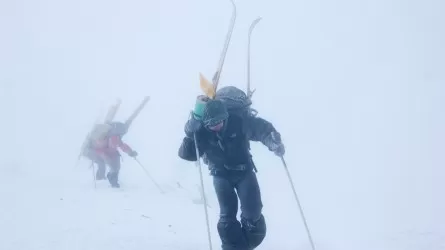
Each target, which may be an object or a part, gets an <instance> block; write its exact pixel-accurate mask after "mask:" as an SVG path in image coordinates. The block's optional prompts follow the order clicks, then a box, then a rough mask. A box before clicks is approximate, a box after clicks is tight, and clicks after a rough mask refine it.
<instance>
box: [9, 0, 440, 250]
mask: <svg viewBox="0 0 445 250" xmlns="http://www.w3.org/2000/svg"><path fill="white" fill-rule="evenodd" d="M172 6H174V8H173V7H172ZM237 6H238V19H237V26H236V28H235V31H234V34H233V38H232V44H231V47H230V48H229V54H228V55H227V58H226V64H225V65H226V66H225V68H224V71H223V74H222V77H221V84H222V85H228V84H234V85H236V86H238V87H241V88H244V82H245V79H246V78H245V73H246V68H245V59H246V58H245V56H246V42H247V30H248V27H249V25H250V22H251V21H252V20H253V19H255V18H256V17H257V16H262V17H263V20H262V21H261V22H260V23H259V24H258V26H257V28H256V30H255V31H254V35H253V41H252V53H253V54H252V84H253V85H254V87H255V88H257V92H256V93H255V95H254V99H253V101H254V107H255V108H257V109H258V110H259V111H260V115H261V116H262V117H264V118H266V119H269V120H271V121H272V122H273V123H274V124H275V126H276V127H277V128H278V129H279V130H280V131H281V132H282V134H283V138H284V140H285V144H286V146H287V155H286V160H287V163H288V165H289V169H290V171H291V174H292V177H293V178H294V182H295V184H296V188H297V192H298V194H299V198H300V200H301V202H302V205H303V208H304V212H305V214H306V217H307V222H308V224H309V227H310V230H311V232H312V235H313V238H314V241H315V243H316V246H317V249H318V250H357V249H360V250H443V249H445V215H444V213H443V211H445V202H444V194H443V190H445V182H444V181H443V180H444V179H445V170H444V167H443V166H445V153H444V152H445V151H444V150H445V132H444V131H445V130H444V128H445V112H444V106H445V105H444V104H445V101H444V100H445V84H444V82H445V71H444V70H443V69H444V68H445V59H444V58H445V47H444V46H443V44H445V33H444V30H443V24H444V23H445V19H444V17H443V15H442V14H443V10H444V9H445V2H443V1H440V0H424V1H414V0H413V1H407V0H403V1H402V0H372V1H371V0H364V1H353V0H339V1H324V0H321V1H293V0H277V1H273V2H271V1H253V0H249V1H237ZM230 7H231V5H230V2H228V1H224V0H221V1H205V0H187V1H184V0H163V1H138V0H133V1H87V0H77V1H56V0H21V1H18V0H17V1H0V33H1V39H0V113H1V114H2V122H0V131H2V135H1V136H2V143H0V152H1V157H0V176H1V179H0V198H1V202H0V235H1V240H0V249H5V250H38V249H42V250H60V249H66V250H90V249H91V250H99V249H100V250H104V249H107V250H121V249H126V250H130V249H131V250H142V249H144V250H145V249H153V250H162V249H168V250H172V249H178V250H186V249H190V250H201V249H202V250H204V249H208V244H207V235H206V234H207V233H206V227H205V219H204V209H203V207H202V205H201V204H196V199H198V198H199V192H198V189H197V184H199V176H198V170H197V168H196V167H195V165H194V164H193V163H188V162H184V161H181V160H180V159H178V157H177V149H178V146H179V143H180V142H181V139H182V138H181V137H182V135H183V124H184V122H185V120H186V119H187V116H188V112H189V110H190V109H191V108H192V107H193V102H194V96H196V95H197V94H199V93H200V90H199V85H198V79H199V78H198V76H199V72H203V73H204V74H205V75H206V76H208V77H209V78H210V77H211V76H212V74H213V73H214V70H215V67H216V64H217V61H218V58H219V53H220V49H221V48H222V46H223V39H224V33H225V32H226V29H227V25H228V22H229V18H230ZM145 95H150V96H151V98H152V99H151V100H150V102H149V103H148V105H147V106H146V108H145V109H144V110H143V112H142V113H141V114H140V116H139V117H138V118H137V119H136V121H135V122H134V124H133V126H132V128H131V130H130V132H129V133H128V135H127V136H126V138H125V139H126V141H127V142H128V143H129V144H130V145H131V146H133V147H134V148H135V149H136V150H138V151H139V153H140V157H139V158H140V161H141V162H142V163H143V164H144V165H145V167H146V168H147V170H148V171H149V172H150V173H151V175H152V176H153V177H154V178H155V179H156V181H157V182H159V184H160V185H161V186H162V188H163V189H164V190H165V194H161V193H160V192H159V191H158V190H157V189H156V186H154V185H153V183H151V181H150V179H149V178H147V176H146V175H145V174H144V172H143V170H142V169H141V168H140V166H139V165H137V163H136V162H134V161H133V160H132V159H130V158H128V157H127V158H125V159H124V162H123V163H122V164H123V166H122V173H121V184H122V188H121V189H120V190H115V189H111V188H109V187H108V185H107V183H106V182H98V183H97V186H96V188H95V187H94V183H93V178H92V172H91V169H89V168H88V166H89V164H88V162H87V161H85V160H82V161H81V162H80V164H79V165H78V166H75V164H76V158H77V154H78V150H79V147H80V144H81V143H82V140H83V138H84V136H85V133H86V132H87V131H88V129H89V127H90V126H91V124H92V123H93V122H94V120H95V119H96V117H97V116H98V115H100V114H103V112H104V111H105V109H106V108H107V107H108V106H109V105H110V104H111V103H112V102H114V100H115V98H117V97H120V98H121V99H122V100H123V103H122V107H121V109H120V111H119V113H118V115H117V118H118V119H125V118H126V116H128V114H129V113H130V112H131V111H132V109H134V107H135V106H136V105H137V104H138V103H139V102H140V100H141V99H142V98H143V96H145ZM252 151H253V153H254V156H255V161H256V164H257V168H258V169H259V173H258V178H259V181H260V184H261V190H262V193H263V203H264V214H265V216H266V220H267V226H268V235H267V237H266V239H265V241H264V243H263V244H262V245H261V246H260V247H258V250H276V249H280V250H296V249H298V250H309V249H310V245H309V242H308V240H307V236H306V232H305V230H304V226H303V223H302V220H301V217H300V215H299V213H298V208H297V205H296V202H295V200H294V199H293V196H292V192H291V189H290V187H289V182H288V181H287V177H286V174H285V171H284V169H283V167H282V165H281V162H280V160H279V159H278V158H277V157H275V156H274V155H273V154H271V153H270V152H268V151H267V150H266V149H265V148H264V147H262V145H260V144H254V145H253V149H252ZM204 173H205V175H204V178H205V189H206V194H207V197H208V199H209V206H210V208H209V217H210V222H211V230H212V240H213V246H214V249H219V244H220V242H219V238H218V236H217V233H216V222H217V219H218V204H217V202H216V200H215V197H214V194H213V189H212V186H211V178H210V176H208V175H207V172H206V171H204Z"/></svg>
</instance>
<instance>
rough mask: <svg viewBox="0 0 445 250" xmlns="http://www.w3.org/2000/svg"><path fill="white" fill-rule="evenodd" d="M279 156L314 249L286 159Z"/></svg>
mask: <svg viewBox="0 0 445 250" xmlns="http://www.w3.org/2000/svg"><path fill="white" fill-rule="evenodd" d="M280 158H281V162H282V163H283V166H284V169H285V170H286V174H287V178H288V179H289V182H290V185H291V187H292V191H293V193H294V196H295V200H296V201H297V204H298V207H299V209H300V214H301V218H302V219H303V223H304V226H305V228H306V232H307V236H308V238H309V241H310V243H311V247H312V250H315V244H314V241H313V240H312V236H311V233H310V231H309V226H308V225H307V222H306V217H305V216H304V213H303V208H302V207H301V204H300V200H299V199H298V195H297V191H295V185H294V182H293V181H292V177H291V175H290V173H289V169H288V168H287V164H286V161H285V160H284V157H283V156H281V157H280Z"/></svg>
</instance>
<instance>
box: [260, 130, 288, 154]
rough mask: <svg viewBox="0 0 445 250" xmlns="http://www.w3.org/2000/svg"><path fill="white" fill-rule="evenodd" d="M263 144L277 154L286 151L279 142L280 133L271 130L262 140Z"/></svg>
mask: <svg viewBox="0 0 445 250" xmlns="http://www.w3.org/2000/svg"><path fill="white" fill-rule="evenodd" d="M263 143H264V145H266V147H267V148H269V150H270V151H272V152H274V153H275V154H276V155H277V156H283V155H284V153H285V152H286V150H285V148H284V144H283V143H282V142H281V135H280V133H278V132H276V131H273V132H271V133H270V134H269V135H268V136H266V138H264V141H263Z"/></svg>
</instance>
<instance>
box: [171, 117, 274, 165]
mask: <svg viewBox="0 0 445 250" xmlns="http://www.w3.org/2000/svg"><path fill="white" fill-rule="evenodd" d="M226 122H227V124H225V128H224V131H223V132H220V133H218V134H217V133H215V132H212V131H209V130H207V129H205V128H204V127H202V128H201V129H200V130H199V131H198V132H197V133H196V136H197V141H198V149H199V153H200V157H201V156H203V155H204V154H205V156H206V160H207V163H208V165H209V169H210V170H211V173H212V174H215V173H216V172H218V171H219V172H221V171H222V172H224V171H228V170H249V169H252V168H253V167H254V165H253V162H252V156H251V154H250V147H249V145H250V144H249V141H258V142H262V143H263V144H264V140H265V138H266V137H267V136H269V135H270V133H271V132H273V131H275V132H276V130H275V128H274V126H273V125H272V123H270V122H268V121H266V120H264V119H262V118H259V117H253V116H250V117H245V118H244V119H242V118H240V117H239V116H233V115H230V116H229V118H228V119H227V121H226ZM178 155H179V157H180V158H182V159H184V160H187V161H196V160H197V158H196V149H195V142H194V139H193V138H190V137H187V136H186V137H185V138H184V139H183V142H182V144H181V146H180V148H179V152H178ZM212 170H213V171H212Z"/></svg>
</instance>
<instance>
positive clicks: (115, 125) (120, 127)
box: [108, 122, 128, 138]
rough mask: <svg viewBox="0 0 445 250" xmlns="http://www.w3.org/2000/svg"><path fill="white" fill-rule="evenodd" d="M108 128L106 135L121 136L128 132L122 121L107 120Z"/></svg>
mask: <svg viewBox="0 0 445 250" xmlns="http://www.w3.org/2000/svg"><path fill="white" fill-rule="evenodd" d="M108 125H109V126H110V130H109V131H108V136H116V135H117V136H119V137H121V138H122V137H123V136H124V135H125V134H126V133H127V132H128V126H127V124H125V123H122V122H109V123H108Z"/></svg>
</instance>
